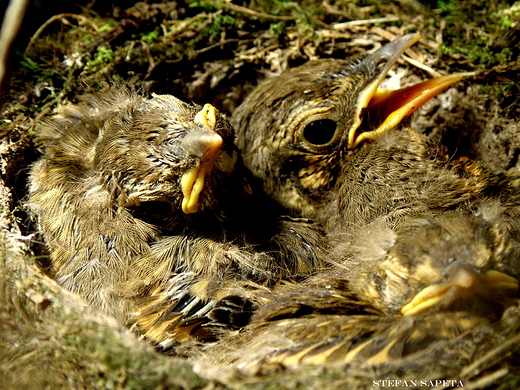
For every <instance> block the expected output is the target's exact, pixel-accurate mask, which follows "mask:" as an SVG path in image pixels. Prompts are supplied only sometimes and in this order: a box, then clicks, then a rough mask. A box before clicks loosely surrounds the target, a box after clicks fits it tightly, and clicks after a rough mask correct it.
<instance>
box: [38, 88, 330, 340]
mask: <svg viewBox="0 0 520 390" xmlns="http://www.w3.org/2000/svg"><path fill="white" fill-rule="evenodd" d="M37 142H38V144H39V146H40V148H41V149H42V151H43V156H42V157H41V158H40V159H39V160H38V161H37V162H36V163H35V164H34V166H33V167H32V170H31V174H30V187H29V207H30V209H31V211H32V212H33V213H34V215H35V216H36V218H37V224H38V227H39V230H40V232H41V233H42V235H43V238H44V240H45V244H46V248H47V250H48V252H49V254H50V267H49V268H50V272H51V273H52V274H53V275H54V277H55V278H56V280H57V281H58V282H59V283H60V284H61V285H62V286H64V287H65V288H67V289H69V290H71V291H73V292H76V293H78V294H79V295H81V296H82V297H83V298H85V299H86V301H87V302H88V303H90V304H91V305H93V306H95V307H97V308H99V309H101V310H103V311H104V312H106V313H109V314H111V315H113V316H114V317H116V318H117V319H118V320H119V321H120V322H122V323H130V324H135V326H136V327H137V328H138V329H139V332H140V333H142V334H144V335H145V336H146V337H147V338H148V339H150V340H152V341H153V342H155V343H159V344H161V345H162V346H163V347H164V348H168V347H170V346H173V345H175V344H176V343H177V341H184V340H189V339H191V338H192V336H193V335H194V334H196V333H197V332H199V331H200V332H199V333H200V335H201V336H200V337H201V338H212V337H214V336H215V332H217V333H218V332H219V329H223V328H225V327H226V326H231V327H233V326H235V325H236V326H239V325H241V324H244V323H246V322H247V320H248V317H249V316H250V313H251V310H252V308H253V307H254V305H255V298H254V292H255V291H264V290H266V289H269V288H270V287H272V286H273V285H274V284H276V283H277V282H278V281H279V280H281V279H298V278H300V277H302V276H303V275H306V274H309V273H312V272H314V271H315V270H316V269H318V268H320V262H321V259H322V257H323V256H322V255H321V254H320V252H321V251H322V250H323V248H324V240H323V234H322V232H321V229H320V227H319V226H318V225H317V224H315V223H313V222H312V221H308V220H305V219H294V218H289V217H283V216H280V214H279V209H278V208H277V207H276V205H275V204H274V203H273V202H271V201H270V200H269V199H268V198H267V197H266V196H265V195H263V194H262V191H261V190H258V189H254V188H253V187H252V186H251V185H250V183H249V182H250V179H249V178H248V172H247V171H246V170H245V169H244V167H243V165H242V161H241V158H240V155H239V153H238V150H237V148H236V146H235V144H234V133H233V129H232V128H231V126H230V125H229V123H228V121H227V120H226V119H225V118H224V117H223V116H222V115H221V114H220V113H219V112H218V111H217V110H216V109H215V108H214V107H213V106H211V105H209V104H206V105H205V106H203V107H202V106H198V105H195V104H188V103H185V102H183V101H181V100H179V99H177V98H175V97H173V96H170V95H153V96H152V98H150V99H147V98H144V97H142V96H140V95H139V94H137V93H134V92H129V91H127V90H126V89H124V88H121V87H119V88H113V89H112V90H111V91H109V92H107V93H104V94H99V95H92V96H87V97H85V98H84V101H83V102H82V103H80V104H77V105H68V106H65V107H63V108H62V109H61V112H60V114H58V115H56V116H55V117H53V118H52V119H51V120H48V121H47V122H45V123H43V124H41V125H40V128H39V130H38V137H37ZM224 298H226V299H224ZM213 323H218V324H219V326H216V327H214V329H216V330H215V332H212V331H211V329H212V328H211V325H212V324H213ZM194 337H195V336H194ZM195 338H197V337H195Z"/></svg>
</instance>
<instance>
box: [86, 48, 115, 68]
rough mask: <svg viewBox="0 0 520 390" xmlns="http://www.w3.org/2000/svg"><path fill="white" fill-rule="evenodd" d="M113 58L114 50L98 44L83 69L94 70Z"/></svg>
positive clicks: (108, 62)
mask: <svg viewBox="0 0 520 390" xmlns="http://www.w3.org/2000/svg"><path fill="white" fill-rule="evenodd" d="M113 59H114V51H113V50H112V49H111V48H110V47H109V46H106V45H101V46H98V47H97V49H96V53H94V56H93V58H92V59H90V60H89V61H88V62H87V65H86V66H85V71H87V72H96V71H98V70H99V69H101V68H102V67H104V66H105V65H107V64H110V63H111V62H112V60H113Z"/></svg>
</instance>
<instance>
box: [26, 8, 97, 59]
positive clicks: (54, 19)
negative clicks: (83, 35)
mask: <svg viewBox="0 0 520 390" xmlns="http://www.w3.org/2000/svg"><path fill="white" fill-rule="evenodd" d="M64 18H74V19H77V20H80V21H83V22H88V23H90V25H91V26H92V27H93V28H94V30H96V31H97V30H98V26H96V24H95V23H94V22H92V21H91V20H90V19H88V18H87V17H85V16H83V15H77V14H69V13H65V14H59V15H54V16H53V17H52V18H50V19H49V20H47V21H46V22H45V23H43V24H42V25H41V26H40V28H39V29H38V30H37V31H36V32H35V33H34V35H33V37H32V38H31V41H30V42H29V44H28V45H27V49H25V51H28V50H29V48H30V47H31V46H32V44H33V43H34V41H35V40H36V39H38V38H39V36H40V34H41V33H42V32H43V30H45V29H46V28H47V27H48V26H49V25H50V24H52V23H54V22H55V21H56V20H60V19H64Z"/></svg>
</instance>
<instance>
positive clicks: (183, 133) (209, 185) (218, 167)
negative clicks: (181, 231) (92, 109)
mask: <svg viewBox="0 0 520 390" xmlns="http://www.w3.org/2000/svg"><path fill="white" fill-rule="evenodd" d="M135 99H137V101H132V102H130V103H129V104H123V105H121V106H120V107H119V108H120V109H119V110H118V111H117V112H114V113H113V115H111V117H109V118H107V119H106V121H105V122H104V124H103V127H102V129H101V130H100V133H99V136H98V141H97V143H96V147H95V151H94V158H93V164H94V168H95V169H96V170H99V171H100V172H101V175H102V178H103V182H104V183H107V186H108V187H109V188H110V190H111V191H113V192H114V193H115V197H116V199H117V203H118V205H119V206H123V207H140V206H147V207H148V206H153V208H152V210H154V211H159V212H161V210H162V212H165V213H169V212H177V211H179V212H180V211H181V210H182V212H183V213H184V214H192V213H196V212H198V211H201V210H204V209H213V208H214V207H215V206H216V205H217V204H218V199H217V198H218V196H216V194H215V191H216V190H217V189H218V190H219V191H220V190H221V189H222V188H226V180H228V177H229V175H230V174H231V173H232V172H233V171H234V169H235V165H236V163H237V159H238V152H237V149H236V146H235V145H234V132H233V130H232V128H231V126H230V125H229V123H228V121H227V120H226V119H225V118H224V117H223V116H221V115H220V113H219V112H218V111H217V110H216V109H215V108H214V107H213V106H211V105H210V104H206V105H205V106H204V107H201V106H198V105H193V104H188V103H185V102H183V101H181V100H179V99H177V98H175V97H173V96H170V95H153V97H152V98H151V99H144V98H134V100H135ZM130 100H132V99H130ZM119 101H121V99H119Z"/></svg>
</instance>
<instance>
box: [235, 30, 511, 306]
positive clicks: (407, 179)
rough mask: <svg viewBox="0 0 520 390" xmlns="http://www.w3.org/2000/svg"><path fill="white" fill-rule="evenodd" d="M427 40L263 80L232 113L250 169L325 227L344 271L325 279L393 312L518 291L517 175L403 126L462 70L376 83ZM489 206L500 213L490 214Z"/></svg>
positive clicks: (287, 203) (412, 39)
mask: <svg viewBox="0 0 520 390" xmlns="http://www.w3.org/2000/svg"><path fill="white" fill-rule="evenodd" d="M419 39H420V34H407V35H404V36H402V37H400V38H398V39H396V40H394V41H393V42H390V43H388V44H386V45H385V46H383V47H382V48H380V49H379V50H377V51H375V52H374V53H372V54H369V55H367V56H366V57H364V58H362V59H360V60H357V61H348V60H334V59H322V60H316V61H310V62H308V63H306V64H303V65H302V66H299V67H296V68H292V69H288V70H286V71H284V72H283V73H282V74H280V75H279V76H278V77H274V78H271V79H268V80H266V81H264V82H263V83H261V84H259V85H258V86H257V87H256V88H255V89H254V90H253V91H252V92H251V94H250V95H249V96H248V97H247V98H246V99H245V101H244V102H243V103H242V105H241V106H240V107H239V108H238V109H237V110H236V112H235V113H234V114H233V118H232V124H233V126H234V127H235V129H236V131H237V144H238V146H239V148H240V149H241V151H242V152H243V157H244V162H245V165H246V166H247V167H248V168H249V169H250V170H251V171H252V172H253V174H254V175H255V176H256V177H257V178H258V179H259V181H261V182H262V183H263V187H264V189H265V190H266V192H267V193H268V194H269V195H270V196H272V197H273V198H274V199H276V201H277V202H279V203H280V204H281V205H282V206H283V207H285V208H286V210H288V212H290V213H292V214H293V215H295V216H303V217H309V218H313V219H315V220H316V221H318V222H320V223H322V224H323V226H324V227H325V230H326V231H327V234H328V236H329V239H330V240H331V242H332V245H331V247H333V248H335V252H336V253H335V254H336V255H337V261H338V269H337V270H335V271H334V272H332V273H330V274H323V275H322V280H321V282H320V283H325V282H326V281H327V280H328V281H329V282H330V283H332V281H331V279H330V278H345V279H347V280H350V281H351V288H352V289H353V292H354V293H356V294H358V296H359V297H361V298H362V299H365V300H367V301H371V302H373V305H374V306H375V307H378V308H379V309H381V310H383V311H385V312H388V313H396V312H399V311H400V310H403V313H404V314H414V313H419V312H422V311H424V310H429V309H431V308H433V307H435V308H437V309H440V308H443V309H447V308H449V307H451V305H452V303H454V302H455V301H457V300H458V298H464V300H467V298H469V297H470V296H475V297H476V298H477V300H478V299H480V297H482V296H485V297H486V299H489V298H490V297H494V298H493V299H495V300H499V301H500V300H502V298H503V297H504V296H514V295H515V294H516V293H517V291H518V281H517V279H516V278H518V276H519V271H520V267H519V264H518V256H517V255H518V250H517V246H518V243H519V237H520V236H519V234H518V233H519V232H520V229H519V228H520V226H519V225H518V223H517V222H516V221H517V217H518V208H519V206H520V196H519V195H520V191H519V183H520V181H519V180H518V177H515V176H513V175H507V174H502V173H500V174H497V173H494V172H490V171H488V170H487V169H486V168H485V167H483V166H482V165H481V164H479V163H478V162H471V161H468V160H467V159H460V160H450V159H449V158H448V157H447V156H446V154H445V153H444V151H443V149H442V148H440V147H438V145H432V144H430V143H429V142H428V141H427V139H426V137H425V136H423V135H421V134H418V133H417V132H415V131H414V130H413V129H411V128H409V127H405V126H402V125H400V122H401V121H402V120H403V118H405V117H406V116H408V115H410V114H411V113H413V112H414V111H415V110H417V109H418V108H419V107H420V106H421V105H422V104H423V103H425V102H426V101H428V100H429V99H430V98H432V97H433V96H435V95H437V94H438V93H440V92H441V91H443V90H445V89H446V88H448V87H449V86H451V85H452V84H453V83H455V82H457V81H459V80H460V79H461V78H462V77H463V75H450V76H443V77H439V78H434V79H431V80H427V81H424V82H422V83H419V84H416V85H412V86H408V87H404V88H401V89H398V90H382V89H380V88H379V85H380V84H381V82H382V81H383V79H384V78H385V76H386V75H387V73H388V71H389V70H390V68H391V67H392V66H393V65H394V64H395V63H396V61H397V59H398V58H399V57H400V56H401V54H402V53H403V52H404V51H405V50H407V49H408V48H409V47H410V46H411V45H413V44H414V43H416V42H417V41H418V40H419ZM490 204H493V208H494V210H495V212H494V213H493V216H492V217H489V216H484V215H482V212H481V210H482V208H489V207H491V206H489V205H490ZM451 211H453V214H449V215H444V214H445V213H447V212H451ZM497 223H498V226H497V225H496V224H497ZM461 226H462V227H461ZM466 228H467V229H470V230H469V231H465V230H464V229H466ZM463 232H464V233H463ZM446 242H450V243H451V244H450V245H446V244H445V243H446ZM477 243H478V244H477ZM413 248H416V249H413ZM417 248H420V250H419V249H417ZM455 265H456V266H455ZM342 270H343V271H342ZM450 270H451V271H450ZM450 272H453V274H450ZM431 285H437V287H436V288H432V289H430V290H427V291H426V292H424V293H423V294H422V295H420V291H422V290H424V289H426V288H427V287H429V286H431ZM470 285H471V286H472V287H471V288H470V289H468V288H467V287H468V286H470ZM417 294H419V295H418V297H417V299H416V300H414V297H415V296H416V295H417ZM425 300H427V301H428V303H424V302H425ZM500 306H502V305H500Z"/></svg>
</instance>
